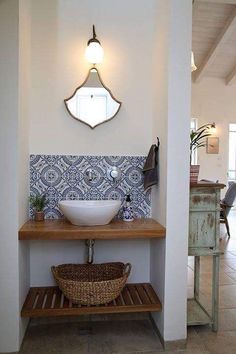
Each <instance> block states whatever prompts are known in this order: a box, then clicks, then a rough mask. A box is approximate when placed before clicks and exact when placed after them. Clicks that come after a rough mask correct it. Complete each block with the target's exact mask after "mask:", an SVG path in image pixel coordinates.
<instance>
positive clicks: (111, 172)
mask: <svg viewBox="0 0 236 354" xmlns="http://www.w3.org/2000/svg"><path fill="white" fill-rule="evenodd" d="M120 177H121V170H120V169H119V168H118V167H116V166H112V167H111V168H109V169H108V170H107V178H108V179H109V180H110V181H116V180H118V179H120Z"/></svg>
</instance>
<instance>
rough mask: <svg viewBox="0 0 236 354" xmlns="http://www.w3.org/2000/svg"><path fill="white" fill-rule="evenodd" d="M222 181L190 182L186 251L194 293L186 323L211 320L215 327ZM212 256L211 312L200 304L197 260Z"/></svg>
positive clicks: (189, 301)
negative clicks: (192, 258)
mask: <svg viewBox="0 0 236 354" xmlns="http://www.w3.org/2000/svg"><path fill="white" fill-rule="evenodd" d="M224 187H225V185H224V184H220V183H205V182H198V183H194V184H191V185H190V200H189V240H188V254H189V256H194V297H193V299H188V313H187V324H188V325H189V326H191V325H201V324H202V325H205V324H210V325H211V326H212V329H213V331H217V329H218V307H219V261H220V254H221V252H220V250H219V239H220V191H221V189H222V188H224ZM204 256H212V258H213V262H212V306H211V307H212V309H211V314H210V313H209V312H208V311H207V310H206V308H205V307H204V306H203V305H202V304H201V302H200V298H199V291H200V260H201V257H204Z"/></svg>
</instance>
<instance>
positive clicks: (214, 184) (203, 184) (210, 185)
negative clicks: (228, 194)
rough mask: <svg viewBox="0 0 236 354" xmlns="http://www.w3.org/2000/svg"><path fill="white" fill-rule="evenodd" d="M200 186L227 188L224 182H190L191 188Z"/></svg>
mask: <svg viewBox="0 0 236 354" xmlns="http://www.w3.org/2000/svg"><path fill="white" fill-rule="evenodd" d="M198 187H207V188H220V189H223V188H225V184H223V183H211V182H201V181H199V182H197V183H190V188H198Z"/></svg>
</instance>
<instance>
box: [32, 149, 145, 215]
mask: <svg viewBox="0 0 236 354" xmlns="http://www.w3.org/2000/svg"><path fill="white" fill-rule="evenodd" d="M145 159H146V157H145V156H71V155H31V156H30V194H32V195H36V194H46V195H47V198H48V200H49V204H48V205H47V208H46V210H45V214H46V218H49V219H55V218H56V219H57V218H61V217H62V216H63V215H62V214H61V212H60V210H59V208H58V202H59V201H60V200H63V199H90V200H91V199H121V200H122V204H123V203H124V200H125V195H126V194H130V195H131V199H132V205H133V210H134V216H135V217H136V218H140V217H149V216H150V209H151V192H150V190H149V191H146V192H145V191H144V187H143V173H142V168H143V165H144V162H145ZM112 166H117V167H119V168H120V170H121V178H120V179H119V180H118V181H116V182H113V181H110V180H109V179H108V178H107V175H106V174H107V170H108V169H109V168H110V167H112ZM88 169H92V170H93V173H94V178H93V180H92V181H89V180H88V178H87V176H86V171H87V170H88ZM30 216H31V217H32V216H33V210H32V209H30ZM121 216H122V208H121V210H120V212H119V215H118V217H121Z"/></svg>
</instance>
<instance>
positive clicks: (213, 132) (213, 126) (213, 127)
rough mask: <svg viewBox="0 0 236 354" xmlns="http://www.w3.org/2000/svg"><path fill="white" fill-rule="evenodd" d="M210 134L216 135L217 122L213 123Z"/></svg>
mask: <svg viewBox="0 0 236 354" xmlns="http://www.w3.org/2000/svg"><path fill="white" fill-rule="evenodd" d="M210 132H211V134H215V133H216V123H215V122H213V123H212V124H211V127H210Z"/></svg>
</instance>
